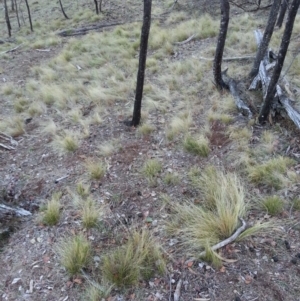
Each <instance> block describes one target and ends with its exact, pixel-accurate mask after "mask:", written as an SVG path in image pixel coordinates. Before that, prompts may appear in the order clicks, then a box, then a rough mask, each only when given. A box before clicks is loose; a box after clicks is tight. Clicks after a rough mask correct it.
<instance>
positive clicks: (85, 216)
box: [81, 198, 101, 229]
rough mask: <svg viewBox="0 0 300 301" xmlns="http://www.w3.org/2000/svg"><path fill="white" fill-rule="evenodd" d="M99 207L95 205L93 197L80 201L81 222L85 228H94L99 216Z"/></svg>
mask: <svg viewBox="0 0 300 301" xmlns="http://www.w3.org/2000/svg"><path fill="white" fill-rule="evenodd" d="M100 213H101V212H100V209H99V208H98V207H97V204H96V202H95V201H94V200H93V199H90V198H88V199H87V200H85V201H83V203H82V211H81V214H82V224H83V226H84V227H85V228H86V229H90V228H94V227H96V226H97V223H98V219H99V216H100Z"/></svg>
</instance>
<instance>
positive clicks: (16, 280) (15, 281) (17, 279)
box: [11, 278, 21, 284]
mask: <svg viewBox="0 0 300 301" xmlns="http://www.w3.org/2000/svg"><path fill="white" fill-rule="evenodd" d="M20 280H21V278H14V279H13V281H12V283H11V284H16V283H18V282H20Z"/></svg>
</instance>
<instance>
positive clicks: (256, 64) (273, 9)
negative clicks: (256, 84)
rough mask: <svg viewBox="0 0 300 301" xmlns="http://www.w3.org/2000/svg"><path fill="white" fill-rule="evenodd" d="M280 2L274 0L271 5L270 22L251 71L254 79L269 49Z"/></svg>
mask: <svg viewBox="0 0 300 301" xmlns="http://www.w3.org/2000/svg"><path fill="white" fill-rule="evenodd" d="M280 2H281V1H280V0H274V2H273V5H272V7H271V11H270V14H269V19H268V23H267V26H266V29H265V32H264V36H263V39H262V42H261V44H260V45H259V48H258V51H257V53H256V58H255V60H254V63H253V67H252V70H251V72H250V77H251V78H252V79H253V78H254V77H255V76H256V75H257V73H258V69H259V65H260V62H261V60H262V59H263V57H264V56H265V54H266V51H267V49H268V46H269V43H270V40H271V37H272V34H273V31H274V27H275V23H276V19H277V15H278V11H279V7H280Z"/></svg>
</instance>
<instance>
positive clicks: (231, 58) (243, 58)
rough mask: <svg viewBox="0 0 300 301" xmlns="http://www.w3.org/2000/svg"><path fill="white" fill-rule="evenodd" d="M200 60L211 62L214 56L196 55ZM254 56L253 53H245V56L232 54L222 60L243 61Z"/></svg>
mask: <svg viewBox="0 0 300 301" xmlns="http://www.w3.org/2000/svg"><path fill="white" fill-rule="evenodd" d="M197 58H198V59H200V60H204V61H209V62H212V61H213V60H214V58H206V57H203V56H199V57H197ZM254 58H255V56H253V55H246V56H234V57H225V58H223V61H226V62H230V61H243V60H253V59H254Z"/></svg>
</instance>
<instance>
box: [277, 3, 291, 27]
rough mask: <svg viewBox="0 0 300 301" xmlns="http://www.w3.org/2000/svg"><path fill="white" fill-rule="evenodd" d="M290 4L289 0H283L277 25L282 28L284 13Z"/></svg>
mask: <svg viewBox="0 0 300 301" xmlns="http://www.w3.org/2000/svg"><path fill="white" fill-rule="evenodd" d="M288 4H289V0H282V1H281V6H280V12H279V16H278V19H277V23H276V26H277V27H279V28H281V26H282V23H283V19H284V15H285V12H286V9H287V7H288Z"/></svg>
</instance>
